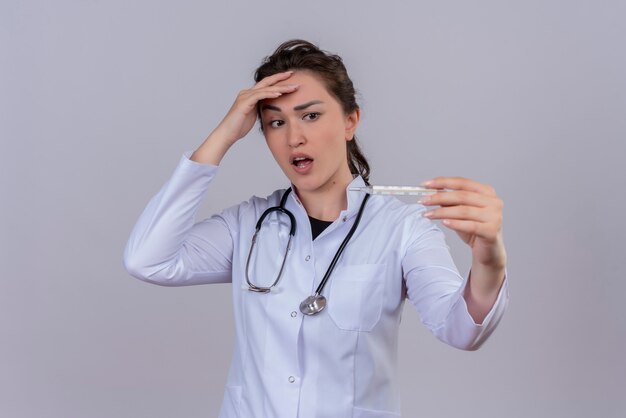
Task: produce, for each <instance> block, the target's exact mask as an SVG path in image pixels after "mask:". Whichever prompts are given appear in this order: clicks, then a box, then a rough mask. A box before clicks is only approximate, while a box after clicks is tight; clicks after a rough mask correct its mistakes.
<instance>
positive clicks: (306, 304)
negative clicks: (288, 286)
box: [246, 187, 370, 315]
mask: <svg viewBox="0 0 626 418" xmlns="http://www.w3.org/2000/svg"><path fill="white" fill-rule="evenodd" d="M290 192H291V187H290V188H288V189H287V190H286V191H285V193H284V194H283V197H282V198H281V199H280V205H279V206H274V207H271V208H269V209H267V210H266V211H265V212H263V214H262V215H261V217H260V218H259V220H258V221H257V223H256V231H255V232H254V235H253V236H252V244H251V245H250V252H249V253H248V259H247V261H246V281H247V282H248V290H250V291H252V292H259V293H268V292H270V291H271V290H272V288H273V287H275V286H276V285H277V284H278V281H279V280H280V277H281V276H282V274H283V270H284V269H285V262H286V261H287V254H288V253H289V249H290V248H291V239H292V238H293V236H294V235H295V234H296V218H295V216H293V213H291V212H290V211H289V210H287V209H285V202H286V201H287V196H288V195H289V193H290ZM369 197H370V195H369V194H366V195H365V197H364V198H363V202H362V203H361V207H360V208H359V213H358V214H357V215H356V219H355V221H354V224H353V225H352V228H351V229H350V231H349V232H348V234H347V235H346V237H345V238H344V240H343V242H342V243H341V245H340V246H339V249H338V250H337V252H336V253H335V257H333V260H332V261H331V263H330V265H329V266H328V270H326V274H324V278H323V279H322V281H321V282H320V284H319V286H317V289H316V290H315V293H314V294H313V295H311V296H309V297H307V298H306V299H304V300H303V301H302V303H300V312H302V313H303V314H304V315H315V314H316V313H319V312H321V311H322V310H323V309H324V308H325V307H326V298H325V297H324V296H323V295H322V294H321V293H322V290H324V286H325V285H326V282H328V279H329V278H330V274H331V273H332V271H333V269H334V268H335V265H336V264H337V261H338V260H339V257H340V256H341V253H343V250H344V249H345V248H346V245H348V241H350V238H352V235H353V234H354V231H356V228H357V226H358V225H359V222H360V221H361V215H363V209H364V208H365V204H366V203H367V199H369ZM272 212H278V213H283V214H285V215H287V216H288V217H289V226H290V228H289V241H287V248H286V249H285V256H284V257H283V262H282V264H281V266H280V270H279V271H278V275H277V277H276V280H274V283H272V284H271V285H270V286H269V287H263V286H257V285H255V284H254V283H252V281H250V276H249V273H248V270H249V268H250V259H251V258H252V251H253V250H254V246H255V245H256V241H257V236H258V234H259V231H260V230H261V226H262V225H263V221H264V220H265V218H266V217H267V215H269V214H270V213H272Z"/></svg>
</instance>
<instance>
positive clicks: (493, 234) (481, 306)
mask: <svg viewBox="0 0 626 418" xmlns="http://www.w3.org/2000/svg"><path fill="white" fill-rule="evenodd" d="M255 81H256V84H255V85H254V86H253V87H252V88H250V89H247V90H243V91H241V92H240V93H239V95H238V96H237V99H236V100H235V102H234V104H233V106H232V107H231V109H230V110H229V112H228V113H227V114H226V116H225V117H224V119H223V120H222V122H221V123H220V124H219V125H218V126H217V127H216V128H215V129H214V130H213V132H212V133H211V134H210V135H209V136H208V137H207V139H206V140H205V141H204V143H202V145H200V147H199V148H198V149H196V150H195V151H194V152H193V153H191V152H185V153H184V155H183V156H182V157H181V159H180V162H179V165H178V167H177V168H176V170H175V171H174V174H173V175H172V177H171V179H170V180H169V181H168V182H167V183H166V184H165V185H164V186H163V187H162V188H161V190H160V191H159V192H158V194H157V195H156V196H155V197H154V198H152V200H151V201H150V202H149V204H148V206H147V207H146V209H145V210H144V212H143V213H142V215H141V217H140V218H139V220H138V221H137V224H136V225H135V228H134V229H133V231H132V234H131V236H130V239H129V241H128V244H127V246H126V249H125V253H124V263H125V266H126V269H127V270H128V272H129V273H130V274H131V275H133V276H135V277H137V278H139V279H141V280H145V281H147V282H151V283H156V284H160V285H165V286H186V285H196V284H206V283H224V282H232V290H233V307H234V319H235V324H236V341H235V352H234V354H233V359H232V364H231V369H230V373H229V376H228V381H227V384H226V391H225V396H224V401H223V404H222V409H221V412H220V417H222V418H225V417H246V418H250V417H272V418H275V417H285V418H286V417H289V418H293V417H300V418H313V417H315V418H321V417H332V418H337V417H354V418H357V417H360V418H364V417H367V418H373V417H376V418H381V417H383V418H384V417H399V416H400V400H399V388H398V381H397V376H396V375H397V367H398V364H397V337H398V326H399V323H400V316H401V313H402V307H403V304H404V300H405V298H408V300H409V301H410V302H411V303H412V304H413V305H414V306H415V308H416V310H417V312H418V313H419V315H420V318H421V320H422V322H423V323H424V324H425V325H426V326H427V327H428V328H429V329H430V330H431V331H432V333H433V334H434V335H435V336H436V337H437V338H439V339H440V340H442V341H444V342H445V343H447V344H450V345H452V346H454V347H458V348H460V349H464V350H475V349H477V348H478V347H479V346H480V345H481V344H482V343H483V342H484V341H485V339H486V338H487V337H488V336H489V335H490V334H491V332H492V331H493V330H494V328H495V327H496V325H497V323H498V321H499V319H500V317H501V316H502V314H503V312H504V309H505V306H506V304H507V299H508V292H507V282H506V281H505V264H506V253H505V249H504V244H503V241H502V233H501V222H502V202H501V200H500V199H499V198H498V197H497V195H496V193H495V192H494V190H493V188H491V187H490V186H488V185H484V184H481V183H478V182H475V181H472V180H469V179H465V178H459V177H439V178H435V179H433V180H431V181H430V182H427V186H429V187H433V188H447V189H451V190H452V191H446V192H441V193H437V194H434V195H431V196H430V197H428V198H425V199H423V200H421V201H420V203H416V204H406V203H402V202H400V201H398V200H397V199H394V198H392V197H385V196H379V195H374V196H370V195H367V194H366V193H364V192H362V191H354V190H350V189H351V188H353V187H357V186H364V185H366V184H368V176H369V166H368V164H367V161H366V160H365V158H364V157H363V155H362V154H361V152H360V150H359V147H358V145H357V142H356V137H355V132H356V129H357V126H358V123H359V118H360V110H359V107H358V105H357V103H356V101H355V97H354V96H355V94H354V93H355V92H354V88H353V85H352V82H351V81H350V79H349V77H348V74H347V72H346V69H345V67H344V65H343V63H342V60H341V58H340V57H338V56H336V55H331V54H329V53H326V52H324V51H321V50H320V49H318V48H317V47H316V46H314V45H312V44H311V43H309V42H306V41H302V40H293V41H289V42H285V43H284V44H282V45H280V46H279V47H278V49H276V51H275V52H274V53H273V54H272V55H271V56H270V57H268V58H266V60H265V62H264V63H263V64H262V65H261V66H260V67H259V68H258V69H257V72H256V75H255ZM257 118H258V119H259V120H260V123H261V129H262V131H263V134H264V136H265V139H266V141H267V145H268V147H269V148H270V150H271V152H272V154H273V156H274V158H275V159H276V162H277V163H278V165H279V166H280V168H281V169H282V170H283V172H284V173H285V175H286V176H287V179H288V180H289V182H290V183H291V185H290V188H288V189H286V190H285V189H281V190H277V191H276V192H274V193H272V194H271V195H270V196H268V197H267V198H259V197H256V196H255V197H252V198H251V199H250V200H248V201H247V202H244V203H241V204H239V205H237V206H234V207H231V208H229V209H226V210H224V211H223V212H222V213H220V214H219V215H214V216H212V217H210V218H208V219H205V220H203V221H201V222H197V223H196V222H195V220H194V216H195V213H196V210H197V208H198V206H199V205H200V203H201V201H202V199H203V198H204V197H205V195H206V193H207V189H208V188H209V185H210V183H211V181H212V179H213V177H214V176H215V175H216V174H217V172H218V170H219V168H218V167H219V164H220V162H221V160H222V157H223V156H224V155H225V153H226V152H227V151H228V150H229V149H230V147H231V146H232V145H233V144H234V143H235V142H236V141H238V140H240V139H241V138H243V137H245V136H246V134H247V133H248V132H249V131H250V129H251V128H252V127H253V126H254V124H255V122H256V120H257ZM426 206H432V208H431V209H430V210H427V209H426ZM268 209H270V210H269V211H268ZM266 211H267V213H266ZM435 219H439V220H443V223H444V225H446V226H447V227H448V228H451V229H453V230H454V231H456V232H457V233H458V235H459V236H460V237H461V238H462V239H463V241H465V242H466V243H467V244H468V245H469V246H470V248H471V251H472V267H471V270H470V273H468V275H467V277H466V278H465V279H463V278H462V277H461V276H460V275H459V273H458V271H457V269H456V267H455V265H454V262H453V261H452V259H451V256H450V254H449V251H448V247H447V245H446V243H445V241H444V236H443V233H442V232H441V231H440V230H439V229H438V228H437V227H436V226H435V224H434V223H433V221H432V220H435ZM253 237H254V238H253Z"/></svg>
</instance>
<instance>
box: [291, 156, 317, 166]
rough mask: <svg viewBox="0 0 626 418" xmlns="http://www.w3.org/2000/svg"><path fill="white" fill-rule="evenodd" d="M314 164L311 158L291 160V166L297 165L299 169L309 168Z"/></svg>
mask: <svg viewBox="0 0 626 418" xmlns="http://www.w3.org/2000/svg"><path fill="white" fill-rule="evenodd" d="M312 162H313V159H312V158H309V157H296V158H294V159H292V160H291V164H293V165H295V166H296V167H297V168H305V167H308V166H309V165H310V164H311V163H312Z"/></svg>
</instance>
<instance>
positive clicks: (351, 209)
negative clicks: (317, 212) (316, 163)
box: [289, 174, 367, 221]
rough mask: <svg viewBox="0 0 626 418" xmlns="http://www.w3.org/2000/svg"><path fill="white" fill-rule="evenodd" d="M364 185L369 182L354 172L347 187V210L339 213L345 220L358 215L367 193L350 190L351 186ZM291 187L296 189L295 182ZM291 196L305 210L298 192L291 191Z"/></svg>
mask: <svg viewBox="0 0 626 418" xmlns="http://www.w3.org/2000/svg"><path fill="white" fill-rule="evenodd" d="M364 186H367V184H365V180H363V177H361V176H360V175H358V174H353V179H352V181H351V182H350V184H348V186H347V187H346V197H347V199H348V207H347V209H346V210H343V211H341V213H340V214H339V216H340V217H344V218H345V219H344V221H345V220H347V219H350V218H352V217H353V216H356V214H357V212H358V211H359V209H360V207H361V203H363V199H364V198H365V194H366V193H365V192H361V191H356V190H350V188H352V187H364ZM291 189H292V190H295V187H294V186H293V184H292V185H291ZM289 198H290V199H291V200H293V202H294V203H296V205H298V206H299V207H301V208H302V209H303V210H304V205H302V202H301V201H300V198H299V197H298V195H297V193H293V192H292V193H290V196H289Z"/></svg>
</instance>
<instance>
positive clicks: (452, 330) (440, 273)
mask: <svg viewBox="0 0 626 418" xmlns="http://www.w3.org/2000/svg"><path fill="white" fill-rule="evenodd" d="M419 224H421V227H422V228H421V229H422V230H424V229H425V232H423V233H421V234H420V235H419V237H418V238H417V239H415V241H414V242H412V243H411V244H410V245H409V247H408V249H407V252H406V254H405V257H404V258H403V261H402V265H403V271H404V276H405V281H406V285H407V297H408V299H409V301H410V302H411V303H412V304H413V306H415V308H416V310H417V311H418V313H419V315H420V319H421V321H422V323H423V324H424V325H426V327H428V329H429V330H430V331H431V332H432V333H433V334H434V335H435V336H436V337H437V338H439V339H440V340H441V341H443V342H445V343H446V344H449V345H451V346H453V347H456V348H460V349H463V350H476V349H478V348H479V347H480V346H481V345H482V344H483V343H484V342H485V340H486V339H487V338H488V337H489V335H490V334H491V333H492V332H493V330H494V329H495V327H496V326H497V324H498V322H499V321H500V319H501V317H502V315H503V314H504V310H505V308H506V305H507V303H508V281H507V279H506V278H505V280H504V283H503V285H502V287H501V288H500V292H499V294H498V297H497V299H496V301H495V303H494V305H493V306H492V308H491V310H490V312H489V314H488V315H487V316H486V318H485V320H484V321H483V323H482V324H476V323H475V322H474V320H473V319H472V317H471V315H470V314H469V311H468V309H467V304H466V303H465V299H464V298H463V293H464V290H465V286H466V284H467V278H465V279H463V278H462V277H461V276H460V275H459V273H458V271H457V269H456V266H455V265H454V262H453V260H452V257H451V255H450V252H449V248H448V246H447V245H446V243H445V240H444V235H443V233H442V232H441V230H439V228H437V227H436V226H435V225H434V224H433V223H432V222H431V221H428V220H426V219H424V218H422V219H421V220H420V221H419ZM424 225H428V226H427V227H426V228H424Z"/></svg>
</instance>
